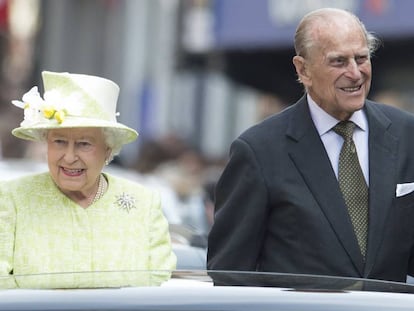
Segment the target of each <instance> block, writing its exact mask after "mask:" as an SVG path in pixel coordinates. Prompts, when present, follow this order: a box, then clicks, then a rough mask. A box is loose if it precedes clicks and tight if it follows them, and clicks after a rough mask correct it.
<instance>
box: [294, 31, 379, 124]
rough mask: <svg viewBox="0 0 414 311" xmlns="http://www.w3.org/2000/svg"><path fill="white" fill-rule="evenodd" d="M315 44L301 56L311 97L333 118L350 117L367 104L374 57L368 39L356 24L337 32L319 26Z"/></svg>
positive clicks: (302, 79)
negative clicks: (370, 51)
mask: <svg viewBox="0 0 414 311" xmlns="http://www.w3.org/2000/svg"><path fill="white" fill-rule="evenodd" d="M316 38H317V39H316V40H317V41H315V42H317V43H316V45H315V46H313V47H312V48H311V50H310V52H309V54H308V55H307V56H306V58H302V60H303V65H304V66H305V68H306V75H307V77H306V78H302V77H301V81H302V83H303V84H304V85H305V87H306V88H307V91H308V93H309V95H310V96H311V97H312V99H313V100H314V101H315V102H316V103H317V104H318V105H319V106H320V107H321V108H322V109H324V110H325V111H326V112H327V113H329V114H330V115H332V116H333V117H335V118H337V119H339V120H344V119H348V118H349V117H350V116H351V115H352V113H353V112H355V111H357V110H360V109H362V108H363V106H364V101H365V99H366V97H367V96H368V93H369V89H370V86H371V75H372V72H371V60H370V55H369V49H368V46H367V42H366V39H365V37H364V35H363V33H362V30H361V29H360V28H359V27H358V25H357V24H352V25H345V26H344V27H342V28H339V29H338V31H336V29H335V31H332V29H326V28H325V29H322V28H321V29H319V32H318V35H316Z"/></svg>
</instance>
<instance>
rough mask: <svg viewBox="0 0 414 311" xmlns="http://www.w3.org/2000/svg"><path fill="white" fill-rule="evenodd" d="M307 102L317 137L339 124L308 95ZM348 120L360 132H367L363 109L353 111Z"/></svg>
mask: <svg viewBox="0 0 414 311" xmlns="http://www.w3.org/2000/svg"><path fill="white" fill-rule="evenodd" d="M307 100H308V106H309V110H310V114H311V117H312V120H313V123H314V124H315V127H316V129H317V130H318V133H319V136H322V135H324V134H325V133H327V132H329V131H330V130H331V129H332V128H333V127H334V126H335V125H336V124H337V123H338V122H340V120H337V119H336V118H334V117H333V116H331V115H330V114H328V113H327V112H326V111H325V110H323V109H322V108H321V107H319V105H318V104H317V103H316V102H315V101H314V100H313V99H312V98H311V97H310V95H309V94H307ZM349 120H350V121H352V122H354V123H355V124H356V125H357V126H358V127H359V128H360V129H361V130H362V131H367V129H368V121H367V117H366V115H365V112H364V111H363V109H361V110H358V111H355V112H354V113H353V114H352V116H351V118H350V119H349Z"/></svg>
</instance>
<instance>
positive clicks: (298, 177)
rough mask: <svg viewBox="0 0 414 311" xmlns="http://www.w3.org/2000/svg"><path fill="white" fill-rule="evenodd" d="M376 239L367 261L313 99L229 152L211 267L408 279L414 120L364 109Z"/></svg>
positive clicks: (413, 216)
mask: <svg viewBox="0 0 414 311" xmlns="http://www.w3.org/2000/svg"><path fill="white" fill-rule="evenodd" d="M364 109H365V112H366V114H367V117H368V124H369V176H370V177H369V234H368V235H369V236H368V249H367V255H366V261H364V259H363V257H362V255H361V253H360V251H359V248H358V243H357V240H356V236H355V234H354V232H353V228H352V224H351V221H350V218H349V215H348V213H347V208H346V206H345V202H344V200H343V197H342V194H341V192H340V189H339V185H338V182H337V179H336V177H335V174H334V171H333V169H332V167H331V164H330V161H329V158H328V155H327V153H326V151H325V148H324V146H323V143H322V141H321V139H320V137H319V135H318V132H317V130H316V128H315V126H314V124H313V121H312V119H311V116H310V112H309V108H308V105H307V101H306V97H303V98H302V99H300V100H299V101H298V102H297V103H296V104H295V105H293V106H291V107H290V108H288V109H286V110H285V111H283V112H281V113H279V114H277V115H274V116H272V117H270V118H268V119H266V120H264V121H263V122H261V123H259V124H257V125H255V126H253V127H252V128H250V129H248V130H247V131H246V132H244V133H243V134H242V135H240V137H238V138H237V139H236V140H235V141H234V142H233V144H232V146H231V151H230V161H229V163H228V165H227V166H226V168H225V170H224V172H223V174H222V176H221V178H220V180H219V182H218V184H217V187H216V214H215V223H214V225H213V228H212V230H211V233H210V235H209V241H208V243H209V245H208V269H210V270H253V271H254V270H258V271H272V272H284V273H301V274H319V275H333V276H347V277H366V278H376V279H384V280H394V281H405V279H406V275H407V274H413V273H414V259H413V245H414V192H413V193H410V194H407V195H405V196H402V197H398V198H397V197H396V185H397V184H398V183H407V182H414V115H412V114H410V113H408V112H403V111H400V110H397V109H395V108H393V107H391V106H387V105H382V104H379V103H374V102H372V101H368V100H367V101H366V104H365V108H364Z"/></svg>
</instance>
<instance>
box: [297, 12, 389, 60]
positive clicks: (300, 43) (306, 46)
mask: <svg viewBox="0 0 414 311" xmlns="http://www.w3.org/2000/svg"><path fill="white" fill-rule="evenodd" d="M332 14H348V15H349V16H350V17H351V18H353V19H354V20H355V21H356V22H357V23H358V24H359V25H360V27H361V30H362V32H363V33H364V35H365V38H366V41H367V46H368V49H369V53H370V56H372V55H373V54H374V52H375V51H376V50H377V49H378V48H379V46H380V45H381V40H380V39H379V38H378V37H376V36H375V35H374V34H373V33H371V32H368V31H367V29H366V28H365V25H364V23H363V22H362V21H361V20H360V19H359V18H358V17H357V16H356V15H355V14H353V13H351V12H348V11H345V10H340V9H334V8H324V9H319V10H316V11H312V12H310V13H308V14H307V15H305V16H304V17H303V18H302V20H301V21H300V23H299V25H298V28H297V29H296V33H295V42H294V45H295V51H296V55H298V56H302V57H304V58H306V57H307V56H308V54H309V50H310V49H311V48H312V46H313V45H314V43H315V42H314V40H313V36H312V32H313V31H314V29H313V27H311V25H312V24H313V23H315V22H317V21H318V22H319V21H325V22H326V23H328V22H329V16H330V15H332ZM327 17H328V19H327ZM327 20H328V21H327Z"/></svg>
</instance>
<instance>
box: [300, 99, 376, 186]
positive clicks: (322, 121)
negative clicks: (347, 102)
mask: <svg viewBox="0 0 414 311" xmlns="http://www.w3.org/2000/svg"><path fill="white" fill-rule="evenodd" d="M307 99H308V105H309V109H310V114H311V117H312V120H313V123H314V124H315V126H316V129H317V131H318V133H319V136H320V137H321V140H322V142H323V144H324V146H325V149H326V152H327V153H328V156H329V159H330V160H331V164H332V168H333V170H334V172H335V175H336V178H338V164H339V153H340V152H341V148H342V144H343V141H344V140H343V138H342V137H341V136H340V135H338V134H337V133H335V132H334V131H333V130H332V128H333V127H334V126H335V125H336V124H337V123H338V122H340V120H337V119H336V118H334V117H332V116H331V115H330V114H328V113H327V112H326V111H325V110H323V109H322V108H321V107H319V106H318V104H316V103H315V101H314V100H313V99H312V98H311V97H310V96H309V94H308V95H307ZM349 120H350V121H352V122H354V123H355V124H356V125H357V126H356V127H355V130H354V136H353V139H354V143H355V147H356V149H357V153H358V159H359V163H360V165H361V169H362V172H363V174H364V177H365V181H366V182H367V185H369V163H368V156H369V154H368V134H369V133H368V131H369V130H368V120H367V117H366V115H365V113H364V111H363V110H358V111H356V112H354V113H353V115H352V116H351V118H350V119H349Z"/></svg>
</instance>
